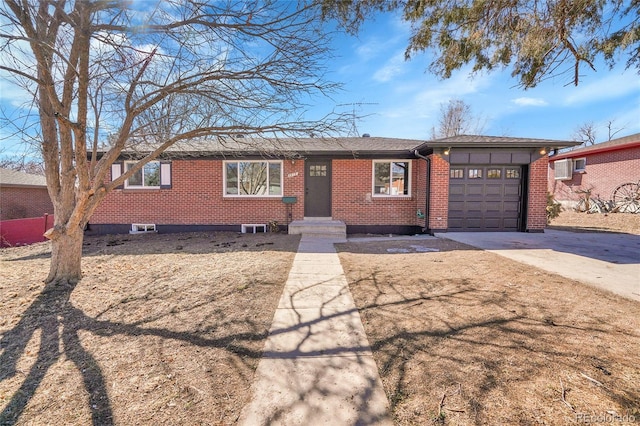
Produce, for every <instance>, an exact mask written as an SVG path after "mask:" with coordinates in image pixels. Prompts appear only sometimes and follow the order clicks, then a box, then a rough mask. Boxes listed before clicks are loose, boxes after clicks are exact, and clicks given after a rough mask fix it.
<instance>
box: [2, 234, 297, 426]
mask: <svg viewBox="0 0 640 426" xmlns="http://www.w3.org/2000/svg"><path fill="white" fill-rule="evenodd" d="M298 241H299V238H298V237H296V236H289V235H280V234H256V235H246V234H245V235H242V234H236V233H216V234H172V235H155V234H154V235H135V236H129V235H126V236H106V237H105V236H99V237H88V238H86V239H85V247H84V249H85V250H84V251H85V254H84V258H83V273H84V278H83V279H82V281H81V282H80V283H79V284H78V285H77V286H76V287H75V288H45V286H44V284H43V283H42V281H43V279H44V278H45V277H46V274H47V272H48V266H49V257H50V245H49V244H48V243H42V244H36V245H33V246H29V247H18V248H11V249H3V250H1V251H0V300H2V310H0V334H1V336H2V340H1V342H0V424H14V423H17V424H33V425H45V424H78V425H79V424H90V423H91V422H92V421H93V422H94V424H107V423H110V422H113V423H116V424H127V425H136V424H151V423H153V424H172V425H173V424H203V425H205V424H211V425H217V424H232V423H234V422H235V421H236V419H237V418H238V416H239V414H240V410H241V409H242V407H243V406H244V404H246V403H247V402H248V399H249V398H250V396H251V395H250V392H249V388H250V386H251V382H252V378H253V372H254V370H255V368H256V366H257V363H258V361H259V359H260V357H261V351H262V347H263V345H264V340H265V338H266V336H267V332H268V329H269V327H270V325H271V320H272V318H273V313H274V311H275V308H276V306H277V302H278V299H279V297H280V294H281V293H282V289H283V286H284V283H285V281H286V278H287V274H288V271H289V269H290V266H291V263H292V262H293V258H294V256H295V251H296V249H297V245H298Z"/></svg>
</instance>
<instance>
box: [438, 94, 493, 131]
mask: <svg viewBox="0 0 640 426" xmlns="http://www.w3.org/2000/svg"><path fill="white" fill-rule="evenodd" d="M482 127H483V126H482V124H481V120H480V118H479V117H475V116H474V115H473V112H472V111H471V106H469V105H468V104H467V103H465V102H464V101H463V100H461V99H452V100H450V101H449V103H447V104H444V103H443V104H440V118H439V119H438V127H437V128H436V127H432V128H431V137H432V138H433V139H438V138H446V137H449V136H457V135H463V134H480V133H482Z"/></svg>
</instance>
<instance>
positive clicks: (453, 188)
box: [449, 184, 465, 197]
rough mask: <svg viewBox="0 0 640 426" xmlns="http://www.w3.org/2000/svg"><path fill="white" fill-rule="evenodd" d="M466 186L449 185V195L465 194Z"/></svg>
mask: <svg viewBox="0 0 640 426" xmlns="http://www.w3.org/2000/svg"><path fill="white" fill-rule="evenodd" d="M464 187H465V186H464V185H459V184H458V185H454V184H451V185H450V186H449V197H452V196H456V195H460V196H464Z"/></svg>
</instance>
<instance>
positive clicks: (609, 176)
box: [549, 147, 640, 204]
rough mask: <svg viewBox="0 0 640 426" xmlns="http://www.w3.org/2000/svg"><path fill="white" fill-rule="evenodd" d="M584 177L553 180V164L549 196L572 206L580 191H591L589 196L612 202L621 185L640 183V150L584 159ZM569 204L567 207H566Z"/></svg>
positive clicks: (577, 176) (626, 150)
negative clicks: (551, 195) (639, 181)
mask: <svg viewBox="0 0 640 426" xmlns="http://www.w3.org/2000/svg"><path fill="white" fill-rule="evenodd" d="M576 158H586V160H587V166H586V168H585V173H574V174H573V178H572V179H571V180H555V179H554V177H555V174H554V163H553V162H551V164H550V167H549V192H551V193H552V194H553V195H554V197H555V199H556V200H558V201H565V202H575V201H577V200H578V199H579V198H580V196H581V195H582V194H579V193H576V192H575V191H576V190H579V189H592V192H591V193H592V195H593V196H597V197H600V198H602V199H603V200H609V199H611V196H612V193H613V191H614V190H615V188H616V187H617V186H618V185H620V184H621V183H625V182H638V180H640V147H636V148H630V149H620V150H616V151H608V152H603V153H596V154H591V155H585V156H584V157H582V156H581V157H576ZM567 204H569V203H567Z"/></svg>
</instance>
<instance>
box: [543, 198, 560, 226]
mask: <svg viewBox="0 0 640 426" xmlns="http://www.w3.org/2000/svg"><path fill="white" fill-rule="evenodd" d="M561 211H562V205H561V204H560V203H559V202H557V201H556V200H555V199H554V198H553V194H551V193H549V192H547V223H551V219H555V218H556V217H558V216H560V212H561Z"/></svg>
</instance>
